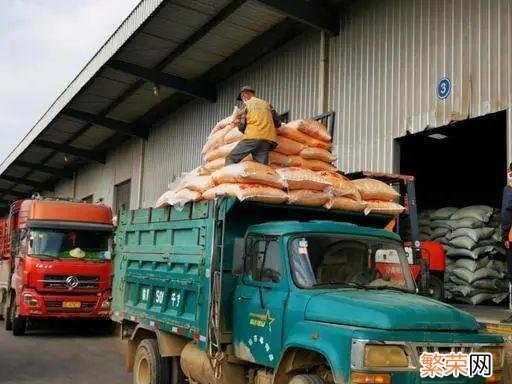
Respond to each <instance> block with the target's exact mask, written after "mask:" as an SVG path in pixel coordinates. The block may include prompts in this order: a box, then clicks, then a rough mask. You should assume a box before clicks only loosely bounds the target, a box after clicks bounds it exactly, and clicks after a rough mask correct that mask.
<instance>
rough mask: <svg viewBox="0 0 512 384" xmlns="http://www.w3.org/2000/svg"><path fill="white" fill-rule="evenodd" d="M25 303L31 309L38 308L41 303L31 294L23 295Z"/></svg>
mask: <svg viewBox="0 0 512 384" xmlns="http://www.w3.org/2000/svg"><path fill="white" fill-rule="evenodd" d="M23 301H24V302H25V304H26V305H27V306H29V307H38V306H39V301H38V300H37V299H36V298H35V297H34V296H32V295H31V294H30V293H25V294H23Z"/></svg>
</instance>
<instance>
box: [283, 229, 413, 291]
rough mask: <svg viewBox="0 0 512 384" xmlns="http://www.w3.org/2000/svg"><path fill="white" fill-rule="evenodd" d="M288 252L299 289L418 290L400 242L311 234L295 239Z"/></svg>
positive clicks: (291, 241) (290, 243)
mask: <svg viewBox="0 0 512 384" xmlns="http://www.w3.org/2000/svg"><path fill="white" fill-rule="evenodd" d="M289 251H290V263H291V269H292V275H293V279H294V281H295V284H296V285H297V286H299V287H300V288H326V287H327V288H328V287H358V288H364V289H399V290H407V291H413V290H414V289H415V285H414V282H413V280H412V277H411V274H410V271H409V265H408V262H407V257H406V254H405V251H404V248H403V246H402V244H400V243H399V242H398V241H392V240H387V239H382V238H375V237H363V236H348V235H337V234H336V235H331V234H325V235H324V234H318V235H317V234H315V235H310V234H308V235H305V236H298V237H294V238H292V239H291V240H290V242H289Z"/></svg>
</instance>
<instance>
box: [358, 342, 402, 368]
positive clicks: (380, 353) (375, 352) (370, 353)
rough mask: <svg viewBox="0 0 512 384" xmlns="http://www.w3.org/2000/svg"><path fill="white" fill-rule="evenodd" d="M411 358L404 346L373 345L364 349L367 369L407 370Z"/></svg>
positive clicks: (368, 345)
mask: <svg viewBox="0 0 512 384" xmlns="http://www.w3.org/2000/svg"><path fill="white" fill-rule="evenodd" d="M408 366H409V358H408V357H407V353H406V352H405V349H404V347H403V346H400V345H371V344H367V345H366V346H365V348H364V367H365V368H407V367H408Z"/></svg>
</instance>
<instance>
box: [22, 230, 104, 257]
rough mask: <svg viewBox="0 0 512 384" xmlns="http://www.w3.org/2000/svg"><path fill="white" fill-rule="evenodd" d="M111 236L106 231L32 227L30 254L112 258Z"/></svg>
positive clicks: (37, 255) (29, 245) (36, 255)
mask: <svg viewBox="0 0 512 384" xmlns="http://www.w3.org/2000/svg"><path fill="white" fill-rule="evenodd" d="M111 236H112V234H111V233H110V232H106V231H94V230H76V229H62V228H60V229H58V228H31V229H30V231H29V233H28V240H29V243H28V250H29V251H28V254H29V256H34V257H50V258H54V259H75V260H91V261H103V260H110V259H111V249H110V247H111V244H110V238H111Z"/></svg>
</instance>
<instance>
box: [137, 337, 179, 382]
mask: <svg viewBox="0 0 512 384" xmlns="http://www.w3.org/2000/svg"><path fill="white" fill-rule="evenodd" d="M170 383H171V372H170V364H169V359H167V358H165V357H162V356H160V351H159V350H158V342H157V341H156V340H155V339H144V340H142V341H141V342H140V343H139V345H138V346H137V351H136V352H135V363H134V365H133V384H170Z"/></svg>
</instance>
